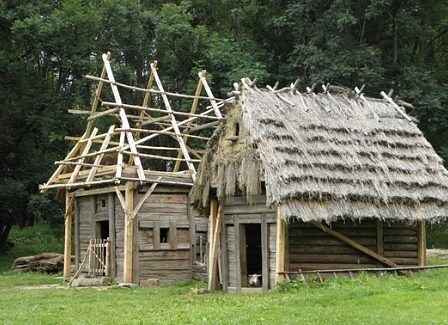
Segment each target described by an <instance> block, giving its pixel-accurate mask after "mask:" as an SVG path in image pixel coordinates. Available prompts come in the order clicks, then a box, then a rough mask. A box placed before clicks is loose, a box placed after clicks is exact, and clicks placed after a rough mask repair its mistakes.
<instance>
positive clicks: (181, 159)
mask: <svg viewBox="0 0 448 325" xmlns="http://www.w3.org/2000/svg"><path fill="white" fill-rule="evenodd" d="M122 153H123V154H125V155H129V156H138V157H141V158H152V159H160V160H168V161H192V162H200V160H199V159H183V158H174V157H167V156H159V155H151V154H146V153H133V152H130V151H122Z"/></svg>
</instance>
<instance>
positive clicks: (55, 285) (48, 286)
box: [16, 284, 67, 290]
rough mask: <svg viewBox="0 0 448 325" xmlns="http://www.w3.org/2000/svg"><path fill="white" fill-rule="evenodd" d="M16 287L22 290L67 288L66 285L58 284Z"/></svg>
mask: <svg viewBox="0 0 448 325" xmlns="http://www.w3.org/2000/svg"><path fill="white" fill-rule="evenodd" d="M16 288H17V289H23V290H41V289H67V286H63V285H60V284H41V285H36V286H20V287H16Z"/></svg>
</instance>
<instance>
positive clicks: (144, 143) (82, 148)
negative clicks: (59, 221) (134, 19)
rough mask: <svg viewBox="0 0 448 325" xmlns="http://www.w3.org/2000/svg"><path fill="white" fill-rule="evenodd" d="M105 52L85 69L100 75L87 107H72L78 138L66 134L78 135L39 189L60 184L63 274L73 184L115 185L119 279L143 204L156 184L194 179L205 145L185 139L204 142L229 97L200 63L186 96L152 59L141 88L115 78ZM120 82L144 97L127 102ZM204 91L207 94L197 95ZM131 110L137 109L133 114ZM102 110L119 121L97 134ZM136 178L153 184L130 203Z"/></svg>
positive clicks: (128, 262)
mask: <svg viewBox="0 0 448 325" xmlns="http://www.w3.org/2000/svg"><path fill="white" fill-rule="evenodd" d="M102 59H103V64H104V65H103V68H102V71H101V74H100V76H99V77H95V76H90V75H87V76H86V78H87V79H90V80H94V81H97V82H98V84H97V87H96V91H95V93H94V97H93V102H92V105H91V107H90V109H89V110H69V113H74V114H81V115H88V117H87V123H86V129H85V131H84V134H83V135H82V136H81V137H67V139H68V140H75V141H76V144H75V145H74V147H73V148H72V149H71V151H70V152H69V153H68V154H67V156H66V157H65V159H63V160H61V161H57V162H55V164H56V165H58V167H57V168H56V170H55V172H54V173H53V175H52V176H51V177H50V178H49V180H48V181H47V182H46V183H45V184H43V185H40V186H39V189H40V190H41V191H43V192H44V191H47V190H48V189H53V188H57V189H65V195H66V198H65V203H66V208H65V248H64V249H65V256H64V277H65V279H66V280H67V281H68V280H70V275H71V274H70V264H71V245H72V243H71V233H72V223H73V215H74V207H73V205H74V196H75V191H76V190H77V189H80V188H90V187H98V186H101V187H103V188H104V186H106V187H107V186H109V187H108V188H111V189H112V191H113V190H115V193H116V195H117V198H118V200H119V202H120V205H121V207H122V208H123V211H124V217H125V227H124V266H123V267H124V269H123V280H124V281H125V282H132V281H133V270H132V265H133V255H134V251H133V240H134V238H133V236H134V235H133V227H134V219H135V217H136V215H137V214H138V211H139V209H140V207H141V206H142V205H143V203H144V201H145V200H147V199H148V198H149V196H150V195H151V194H152V192H153V191H154V189H155V187H156V186H157V185H158V184H168V185H179V186H192V184H193V183H194V181H195V178H196V169H197V164H198V163H199V161H200V159H201V158H202V152H201V151H200V150H197V149H194V148H192V147H191V146H189V145H188V144H187V143H188V140H189V139H190V138H191V139H196V140H197V141H202V142H203V143H204V144H205V141H207V140H209V137H208V136H206V135H205V136H204V135H201V131H203V130H210V129H211V130H212V131H213V129H214V128H216V127H217V125H218V122H219V121H220V120H221V119H222V114H221V112H220V109H221V108H222V107H223V106H224V104H225V102H226V101H225V100H222V99H219V98H215V97H214V95H213V93H212V92H211V90H210V87H209V85H208V83H207V80H206V77H205V76H206V71H205V70H203V71H200V72H199V73H198V83H197V86H196V91H195V94H194V95H184V94H179V93H173V92H168V91H165V89H164V87H163V84H162V81H161V78H160V77H159V74H158V72H157V61H155V62H153V63H151V64H150V74H149V77H148V81H147V83H146V87H145V88H140V87H136V86H130V85H126V84H123V83H119V82H117V81H116V80H115V77H114V73H113V69H112V65H111V54H110V53H107V54H103V55H102ZM105 85H109V86H110V89H111V91H112V95H113V100H107V99H106V98H103V95H104V96H105V94H104V87H105ZM120 89H127V90H132V91H134V92H138V93H141V94H143V101H142V104H141V105H134V104H127V103H124V102H123V100H122V96H121V94H120ZM203 90H205V93H206V95H205V96H202V95H201V93H202V91H203ZM170 98H177V99H179V100H180V99H183V100H188V101H190V100H192V103H191V106H190V109H189V112H186V111H183V110H181V107H179V109H176V108H174V105H172V103H171V101H170ZM153 104H156V105H158V107H154V106H156V105H153ZM184 110H185V109H184ZM135 111H137V114H135V113H134V114H133V113H132V112H135ZM200 111H202V112H200ZM106 117H113V118H116V119H117V120H118V124H119V126H117V125H116V124H115V123H111V125H110V126H109V127H108V129H107V131H106V132H104V133H100V127H99V126H98V125H97V121H99V120H100V119H104V118H106ZM117 138H118V139H117ZM160 138H165V139H166V140H165V143H168V145H160V142H159V145H154V144H151V141H153V140H154V139H156V140H159V139H160ZM172 140H174V141H172ZM171 143H174V145H171ZM98 146H99V149H98ZM95 147H97V149H95ZM106 155H112V158H111V159H109V161H105V156H106ZM192 157H194V158H192ZM111 160H112V161H111ZM144 161H151V162H154V161H159V162H167V161H171V162H173V163H174V166H173V168H172V169H171V170H160V169H148V168H147V167H145V166H144V164H143V162H144ZM153 165H154V164H153ZM160 165H162V164H160ZM120 184H123V185H124V189H125V191H124V196H123V194H122V193H121V190H122V189H123V186H120V188H119V187H118V186H119V185H120ZM136 184H141V185H142V184H152V185H151V186H149V188H148V190H147V192H146V194H145V195H144V196H143V197H142V198H141V199H140V201H139V202H136V205H134V192H135V189H136Z"/></svg>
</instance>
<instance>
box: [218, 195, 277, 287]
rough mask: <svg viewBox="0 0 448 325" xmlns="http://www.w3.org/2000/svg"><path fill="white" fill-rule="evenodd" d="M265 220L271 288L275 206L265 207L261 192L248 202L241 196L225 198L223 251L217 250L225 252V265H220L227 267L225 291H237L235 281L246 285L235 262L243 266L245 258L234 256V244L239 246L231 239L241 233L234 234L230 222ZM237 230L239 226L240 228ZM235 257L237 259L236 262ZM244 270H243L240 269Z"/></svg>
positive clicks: (273, 269)
mask: <svg viewBox="0 0 448 325" xmlns="http://www.w3.org/2000/svg"><path fill="white" fill-rule="evenodd" d="M263 220H264V222H266V230H267V231H266V236H267V244H268V247H267V248H266V250H267V254H265V256H266V257H267V259H268V261H267V263H268V270H267V273H268V274H269V286H268V287H269V288H272V287H273V285H274V283H275V250H276V229H277V228H276V224H275V222H276V213H275V210H273V209H269V208H267V207H266V197H265V196H264V195H261V196H258V197H256V198H254V200H253V202H252V204H248V203H247V201H246V199H245V198H244V197H235V198H233V199H232V200H229V201H228V202H226V203H225V204H224V227H226V228H225V229H226V230H225V231H223V234H225V236H226V238H225V240H226V245H225V249H226V252H225V253H226V254H221V255H222V256H226V258H225V259H222V263H223V264H224V261H226V264H227V265H224V267H225V268H227V272H224V274H227V276H228V290H229V291H238V289H237V285H238V283H239V281H241V284H242V285H243V286H245V285H246V282H247V278H246V279H241V280H239V278H241V276H238V275H239V274H240V272H241V271H240V270H237V269H238V265H240V266H241V267H245V261H243V260H241V259H238V256H237V254H240V252H239V251H237V249H236V247H239V245H238V244H236V243H235V240H237V238H236V237H238V238H239V240H240V241H241V240H244V236H243V234H241V231H240V232H239V233H240V234H239V235H238V236H236V237H235V227H234V225H235V224H236V223H237V224H239V225H241V224H242V225H244V224H261V223H262V221H263ZM240 230H241V229H240ZM238 260H239V263H238ZM237 272H238V273H237ZM241 273H243V274H244V271H243V272H241Z"/></svg>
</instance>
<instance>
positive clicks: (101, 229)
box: [96, 220, 109, 239]
mask: <svg viewBox="0 0 448 325" xmlns="http://www.w3.org/2000/svg"><path fill="white" fill-rule="evenodd" d="M96 237H97V238H101V239H107V238H109V221H108V220H104V221H97V222H96Z"/></svg>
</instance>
